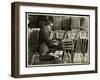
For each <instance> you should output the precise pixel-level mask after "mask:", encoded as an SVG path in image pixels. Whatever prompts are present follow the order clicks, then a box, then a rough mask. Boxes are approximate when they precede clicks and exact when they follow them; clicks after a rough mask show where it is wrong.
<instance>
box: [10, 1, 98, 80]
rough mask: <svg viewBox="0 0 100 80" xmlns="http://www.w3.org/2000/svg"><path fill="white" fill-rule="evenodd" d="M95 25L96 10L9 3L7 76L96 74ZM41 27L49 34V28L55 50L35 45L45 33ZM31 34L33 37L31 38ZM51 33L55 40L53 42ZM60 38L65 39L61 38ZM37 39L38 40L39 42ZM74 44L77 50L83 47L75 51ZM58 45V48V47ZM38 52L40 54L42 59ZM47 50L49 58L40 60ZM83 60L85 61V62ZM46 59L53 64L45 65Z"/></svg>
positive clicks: (53, 5)
mask: <svg viewBox="0 0 100 80" xmlns="http://www.w3.org/2000/svg"><path fill="white" fill-rule="evenodd" d="M41 17H42V18H41ZM44 17H45V18H44ZM51 18H52V20H53V21H52V20H51ZM48 19H50V20H51V21H50V20H48ZM65 19H66V20H67V21H66V22H64V21H65ZM43 21H47V22H45V23H44V22H43ZM60 22H61V23H60ZM35 24H36V25H35ZM66 24H67V25H66ZM97 24H98V23H97V7H96V6H81V5H64V4H48V3H47V4H46V3H29V2H13V3H12V4H11V76H12V77H15V78H23V77H40V76H58V75H72V74H86V73H97V71H98V70H97V58H98V57H97V56H98V55H97V49H98V47H97V44H98V43H97V35H98V34H97V29H98V28H97ZM41 25H42V26H41ZM45 25H46V27H45V28H46V31H48V32H49V30H51V27H49V26H53V27H52V28H53V29H52V30H53V32H51V33H52V34H51V36H50V38H49V40H50V41H51V40H52V43H53V45H55V46H54V47H53V46H51V48H49V50H48V48H47V47H46V46H44V44H43V45H42V44H41V45H42V47H41V46H40V44H38V43H39V42H40V41H43V40H42V39H44V37H43V35H42V34H41V33H40V31H41V30H43V32H42V33H44V32H45V31H44V30H45V28H44V27H43V26H45ZM68 25H69V27H68ZM82 25H83V27H82ZM37 26H38V27H37ZM47 26H48V27H47ZM41 27H42V28H41ZM84 27H85V28H84ZM66 28H67V29H66ZM83 28H84V29H85V30H84V29H83ZM48 29H49V30H48ZM32 32H34V35H32V37H31V33H32ZM39 33H40V34H39ZM53 33H55V36H56V40H55V39H54V40H53V37H52V36H53ZM45 34H46V33H45ZM64 34H65V37H66V39H65V38H64V37H63V35H64ZM76 34H77V35H76ZM38 35H39V36H38ZM40 35H41V36H42V38H41V39H40V41H39V40H38V39H39V38H40ZM75 35H76V36H75ZM30 37H31V38H32V39H30ZM45 37H46V35H45ZM47 37H48V36H47ZM62 38H64V40H62ZM44 40H45V39H44ZM31 41H32V42H33V41H35V43H32V42H31ZM37 41H39V42H37ZM75 41H76V44H78V45H80V44H81V45H80V46H83V44H84V45H85V46H86V45H87V46H86V47H84V46H83V47H81V48H79V47H80V46H78V45H77V46H78V47H77V48H75V45H76V44H75V43H74V42H75ZM78 41H79V42H81V43H78ZM44 42H46V41H44ZM36 43H37V44H38V45H37V44H36ZM82 43H83V44H82ZM33 44H34V46H33V47H32V45H33ZM58 44H61V45H60V47H59V45H58ZM30 45H31V47H30ZM66 45H67V46H66ZM37 46H38V47H37ZM45 47H46V48H45ZM42 48H43V49H42ZM85 48H86V50H85ZM40 49H41V50H44V53H43V55H42V53H41V50H40ZM31 50H32V51H31ZM47 50H48V52H49V56H48V55H46V57H44V55H45V54H46V53H45V51H47ZM52 50H53V51H52ZM82 50H83V52H82ZM30 51H31V52H32V53H31V52H30ZM50 51H51V52H50ZM40 53H41V54H40ZM85 53H87V54H86V58H84V54H85ZM65 55H66V56H67V57H65ZM52 56H53V57H52ZM60 56H63V57H60ZM68 56H69V57H68ZM75 56H76V58H75ZM78 56H81V57H78ZM87 56H88V57H87ZM83 58H84V59H86V61H85V62H84V59H83ZM48 59H50V60H53V59H54V60H55V61H56V62H55V61H54V60H53V61H46V60H48ZM63 60H64V61H63Z"/></svg>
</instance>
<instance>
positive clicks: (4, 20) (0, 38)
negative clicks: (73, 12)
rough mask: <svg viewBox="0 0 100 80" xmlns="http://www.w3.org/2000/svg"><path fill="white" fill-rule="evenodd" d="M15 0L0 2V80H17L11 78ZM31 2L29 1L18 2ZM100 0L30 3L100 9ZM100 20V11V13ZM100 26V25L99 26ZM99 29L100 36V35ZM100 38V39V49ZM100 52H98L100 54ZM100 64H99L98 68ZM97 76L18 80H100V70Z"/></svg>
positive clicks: (62, 0) (2, 0)
mask: <svg viewBox="0 0 100 80" xmlns="http://www.w3.org/2000/svg"><path fill="white" fill-rule="evenodd" d="M13 1H15V0H1V2H0V54H1V56H0V64H1V65H0V80H16V79H15V78H12V77H11V76H10V74H11V73H10V70H11V69H10V68H11V60H10V59H11V2H13ZM17 1H26V2H27V1H29V0H17ZM99 1H100V0H30V1H29V2H41V3H56V4H73V5H88V6H93V5H94V6H98V8H99V9H100V2H99ZM98 14H99V15H98V19H100V11H99V13H98ZM98 26H100V23H99V24H98ZM99 28H100V27H98V34H99V33H100V32H99V31H100V29H99ZM99 44H100V37H98V47H100V45H99ZM99 52H100V50H99V51H98V53H99ZM99 57H100V54H98V63H100V62H99V61H100V58H99ZM99 67H100V64H98V68H99ZM98 72H99V73H97V74H82V75H81V74H80V75H64V76H52V77H38V78H26V79H25V78H22V79H17V80H53V79H56V80H80V79H81V80H100V68H99V70H98Z"/></svg>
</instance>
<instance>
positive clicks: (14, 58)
mask: <svg viewBox="0 0 100 80" xmlns="http://www.w3.org/2000/svg"><path fill="white" fill-rule="evenodd" d="M15 15H16V16H15ZM18 20H19V11H18V5H17V4H16V3H11V76H12V77H17V76H18V75H19V53H18V52H19V48H18V45H19V44H18V43H19V33H18V31H19V27H18V25H19V21H18Z"/></svg>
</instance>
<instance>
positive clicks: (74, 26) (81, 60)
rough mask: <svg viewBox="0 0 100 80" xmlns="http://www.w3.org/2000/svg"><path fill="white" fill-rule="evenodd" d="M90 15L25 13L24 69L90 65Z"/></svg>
mask: <svg viewBox="0 0 100 80" xmlns="http://www.w3.org/2000/svg"><path fill="white" fill-rule="evenodd" d="M89 20H90V16H89V15H76V14H72V15H69V14H46V13H45V14H43V13H34V12H26V32H27V34H26V43H27V45H26V67H32V66H51V65H76V64H78V65H80V64H81V65H82V64H89V63H90V62H89V26H90V25H89V24H90V21H89Z"/></svg>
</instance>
